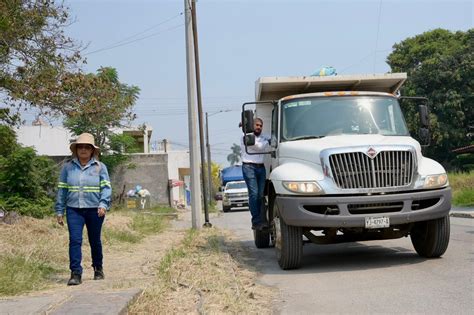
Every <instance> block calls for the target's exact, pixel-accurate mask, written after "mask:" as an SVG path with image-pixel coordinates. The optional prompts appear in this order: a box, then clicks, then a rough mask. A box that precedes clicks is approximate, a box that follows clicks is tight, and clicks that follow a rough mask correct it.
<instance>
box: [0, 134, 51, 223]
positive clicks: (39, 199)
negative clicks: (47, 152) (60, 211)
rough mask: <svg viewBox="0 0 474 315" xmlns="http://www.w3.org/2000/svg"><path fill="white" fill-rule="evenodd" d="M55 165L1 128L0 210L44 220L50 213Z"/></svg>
mask: <svg viewBox="0 0 474 315" xmlns="http://www.w3.org/2000/svg"><path fill="white" fill-rule="evenodd" d="M57 172H58V167H57V165H56V164H55V163H54V162H53V161H52V160H50V159H49V158H47V157H43V156H38V155H37V154H36V152H35V150H34V149H32V148H25V147H22V146H21V145H19V144H18V143H17V141H16V135H15V132H14V131H13V130H12V129H11V128H10V127H8V126H2V125H0V206H1V207H3V208H4V209H6V210H7V211H17V212H19V213H20V214H22V215H28V216H32V217H35V218H43V217H44V216H46V215H48V214H51V213H52V204H53V200H52V197H53V196H54V192H55V189H56V184H57V177H58V175H57Z"/></svg>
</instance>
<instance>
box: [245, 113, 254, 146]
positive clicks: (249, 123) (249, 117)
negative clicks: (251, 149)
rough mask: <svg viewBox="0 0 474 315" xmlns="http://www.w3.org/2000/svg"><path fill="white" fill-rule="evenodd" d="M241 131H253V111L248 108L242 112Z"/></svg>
mask: <svg viewBox="0 0 474 315" xmlns="http://www.w3.org/2000/svg"><path fill="white" fill-rule="evenodd" d="M242 131H243V132H244V133H245V134H247V133H251V132H253V131H254V130H253V111H252V110H250V109H247V110H244V111H243V112H242ZM254 141H255V140H254ZM249 145H250V144H249Z"/></svg>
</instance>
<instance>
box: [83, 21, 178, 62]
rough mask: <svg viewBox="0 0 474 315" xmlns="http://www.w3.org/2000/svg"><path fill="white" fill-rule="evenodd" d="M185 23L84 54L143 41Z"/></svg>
mask: <svg viewBox="0 0 474 315" xmlns="http://www.w3.org/2000/svg"><path fill="white" fill-rule="evenodd" d="M183 25H184V23H183V24H179V25H176V26H173V27H169V28H167V29H164V30H162V31H159V32H156V33H153V34H150V35H147V36H144V37H140V38H137V39H134V40H131V41H128V42H125V43H122V44H118V45H114V46H110V47H106V48H101V49H97V50H94V51H91V52H88V53H86V54H84V55H85V56H86V55H91V54H95V53H98V52H101V51H105V50H110V49H113V48H117V47H121V46H125V45H128V44H132V43H135V42H138V41H141V40H144V39H147V38H150V37H153V36H157V35H160V34H163V33H164V32H167V31H171V30H174V29H177V28H179V27H181V26H183Z"/></svg>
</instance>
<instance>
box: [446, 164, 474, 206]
mask: <svg viewBox="0 0 474 315" xmlns="http://www.w3.org/2000/svg"><path fill="white" fill-rule="evenodd" d="M448 178H449V184H450V185H451V188H452V189H453V200H452V203H453V205H455V206H461V207H469V206H470V207H473V206H474V171H470V172H469V173H449V174H448Z"/></svg>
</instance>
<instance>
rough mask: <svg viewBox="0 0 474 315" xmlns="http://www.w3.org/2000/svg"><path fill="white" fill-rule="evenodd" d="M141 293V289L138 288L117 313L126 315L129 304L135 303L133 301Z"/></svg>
mask: <svg viewBox="0 0 474 315" xmlns="http://www.w3.org/2000/svg"><path fill="white" fill-rule="evenodd" d="M142 293H143V290H142V289H139V290H138V291H137V292H136V293H135V294H134V295H133V296H132V297H131V298H130V300H129V301H128V302H127V304H126V305H124V307H123V308H122V309H121V310H119V312H118V314H119V315H126V314H128V308H129V306H130V305H131V304H133V303H135V301H136V300H137V299H138V297H139V296H140V295H141V294H142Z"/></svg>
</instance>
